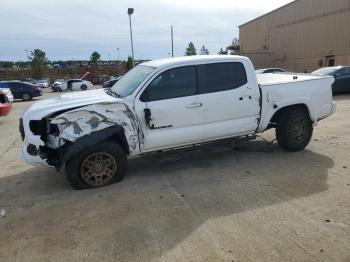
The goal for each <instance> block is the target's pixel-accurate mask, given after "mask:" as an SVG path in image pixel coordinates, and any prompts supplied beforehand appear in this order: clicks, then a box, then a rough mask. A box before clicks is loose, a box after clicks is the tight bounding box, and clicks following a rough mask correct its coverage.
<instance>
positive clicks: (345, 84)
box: [334, 67, 350, 93]
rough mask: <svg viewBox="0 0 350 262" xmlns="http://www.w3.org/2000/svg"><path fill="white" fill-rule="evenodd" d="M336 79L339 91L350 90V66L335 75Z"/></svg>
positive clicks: (336, 86)
mask: <svg viewBox="0 0 350 262" xmlns="http://www.w3.org/2000/svg"><path fill="white" fill-rule="evenodd" d="M335 77H336V81H335V83H334V85H335V90H336V91H337V93H348V92H350V67H349V68H348V67H346V68H343V69H341V70H339V72H338V73H337V74H336V75H335Z"/></svg>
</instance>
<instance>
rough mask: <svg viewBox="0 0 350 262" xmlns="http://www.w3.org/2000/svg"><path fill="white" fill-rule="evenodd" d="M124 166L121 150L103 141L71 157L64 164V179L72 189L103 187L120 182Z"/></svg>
mask: <svg viewBox="0 0 350 262" xmlns="http://www.w3.org/2000/svg"><path fill="white" fill-rule="evenodd" d="M126 165H127V159H126V154H125V152H124V150H123V148H122V147H121V146H120V145H119V144H117V143H114V142H111V141H103V142H100V143H98V144H96V145H94V146H92V147H89V148H87V149H84V150H83V151H82V152H80V153H78V154H77V155H75V156H73V157H72V158H71V159H70V160H69V161H68V162H67V163H66V177H67V179H68V181H69V183H70V184H71V185H72V187H73V188H74V189H86V188H97V187H103V186H107V185H110V184H112V183H116V182H119V181H121V180H122V179H123V177H124V173H125V170H126Z"/></svg>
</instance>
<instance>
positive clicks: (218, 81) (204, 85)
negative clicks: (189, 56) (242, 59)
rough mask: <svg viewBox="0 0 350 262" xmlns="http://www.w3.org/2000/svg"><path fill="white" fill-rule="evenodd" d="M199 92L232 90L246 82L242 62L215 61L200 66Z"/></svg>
mask: <svg viewBox="0 0 350 262" xmlns="http://www.w3.org/2000/svg"><path fill="white" fill-rule="evenodd" d="M200 79H201V83H200V85H199V93H201V94H206V93H213V92H221V91H227V90H232V89H235V88H238V87H241V86H243V85H244V84H246V83H247V82H248V81H247V74H246V71H245V69H244V66H243V64H242V63H239V62H234V63H217V64H206V65H202V66H200Z"/></svg>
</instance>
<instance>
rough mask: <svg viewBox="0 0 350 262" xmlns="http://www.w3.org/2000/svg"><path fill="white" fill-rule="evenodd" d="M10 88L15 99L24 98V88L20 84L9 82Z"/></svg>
mask: <svg viewBox="0 0 350 262" xmlns="http://www.w3.org/2000/svg"><path fill="white" fill-rule="evenodd" d="M9 87H10V90H11V93H12V95H13V97H14V98H15V99H20V98H22V97H21V96H22V93H23V92H24V89H23V86H22V84H21V83H18V82H9Z"/></svg>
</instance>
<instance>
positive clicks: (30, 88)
mask: <svg viewBox="0 0 350 262" xmlns="http://www.w3.org/2000/svg"><path fill="white" fill-rule="evenodd" d="M1 85H2V86H4V87H5V88H9V89H10V90H11V93H12V94H13V97H14V99H22V100H23V101H29V100H31V99H32V98H33V97H38V96H42V90H41V88H40V87H39V86H36V85H34V84H31V83H27V82H21V81H3V82H1Z"/></svg>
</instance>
